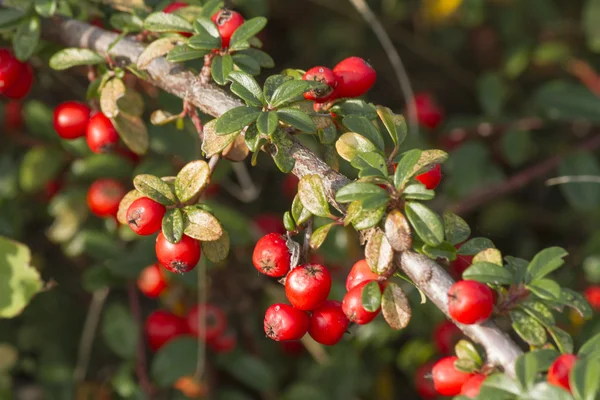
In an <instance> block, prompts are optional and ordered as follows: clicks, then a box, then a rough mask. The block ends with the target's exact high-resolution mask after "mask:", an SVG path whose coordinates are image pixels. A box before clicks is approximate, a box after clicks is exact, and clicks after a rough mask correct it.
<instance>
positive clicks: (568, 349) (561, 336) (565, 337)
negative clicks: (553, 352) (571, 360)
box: [547, 326, 573, 354]
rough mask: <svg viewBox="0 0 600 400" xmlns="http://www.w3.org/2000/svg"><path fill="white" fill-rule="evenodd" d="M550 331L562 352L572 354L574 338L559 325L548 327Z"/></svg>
mask: <svg viewBox="0 0 600 400" xmlns="http://www.w3.org/2000/svg"><path fill="white" fill-rule="evenodd" d="M547 329H548V333H550V336H552V339H554V343H556V346H557V347H558V349H559V350H560V352H561V353H564V354H570V353H573V338H572V337H571V335H569V334H568V333H567V332H565V331H563V330H562V329H560V328H559V327H557V326H551V327H548V328H547Z"/></svg>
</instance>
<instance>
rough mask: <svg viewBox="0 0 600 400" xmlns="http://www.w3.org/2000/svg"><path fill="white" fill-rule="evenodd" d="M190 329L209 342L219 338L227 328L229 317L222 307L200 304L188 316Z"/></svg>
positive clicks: (195, 334)
mask: <svg viewBox="0 0 600 400" xmlns="http://www.w3.org/2000/svg"><path fill="white" fill-rule="evenodd" d="M186 321H187V326H188V329H189V331H190V332H191V333H192V334H193V335H194V336H197V337H199V338H201V339H203V340H205V341H207V342H210V341H212V340H215V339H217V338H219V337H220V336H221V335H223V333H225V329H227V318H226V317H225V313H224V312H223V310H221V308H220V307H217V306H215V305H212V304H204V305H202V304H198V305H196V306H194V307H192V308H191V309H190V311H189V312H188V314H187V316H186Z"/></svg>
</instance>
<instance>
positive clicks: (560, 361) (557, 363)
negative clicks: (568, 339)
mask: <svg viewBox="0 0 600 400" xmlns="http://www.w3.org/2000/svg"><path fill="white" fill-rule="evenodd" d="M576 361H577V356H575V355H573V354H562V355H560V356H559V357H558V358H557V359H556V360H554V362H553V363H552V365H551V366H550V369H549V370H548V383H550V384H551V385H554V386H560V387H562V388H563V389H565V390H568V391H569V392H570V391H571V384H570V382H569V374H570V373H571V369H572V368H573V366H574V365H575V362H576Z"/></svg>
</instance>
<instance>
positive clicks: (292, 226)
mask: <svg viewBox="0 0 600 400" xmlns="http://www.w3.org/2000/svg"><path fill="white" fill-rule="evenodd" d="M283 227H284V228H285V230H286V231H288V232H293V231H295V230H296V223H295V222H294V218H292V214H291V213H290V212H289V211H286V212H285V213H284V214H283Z"/></svg>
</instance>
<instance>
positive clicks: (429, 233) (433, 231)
mask: <svg viewBox="0 0 600 400" xmlns="http://www.w3.org/2000/svg"><path fill="white" fill-rule="evenodd" d="M405 213H406V216H407V217H408V220H409V221H410V223H411V225H412V226H413V228H414V230H415V231H416V232H417V234H418V235H419V237H420V238H421V239H422V240H423V241H424V242H425V243H426V244H428V245H431V246H437V245H439V244H440V243H442V241H443V240H444V227H443V225H442V221H441V220H440V217H439V216H438V215H437V214H436V213H435V212H433V211H431V210H430V209H429V208H428V207H426V206H424V205H423V204H421V203H416V202H406V205H405Z"/></svg>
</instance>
